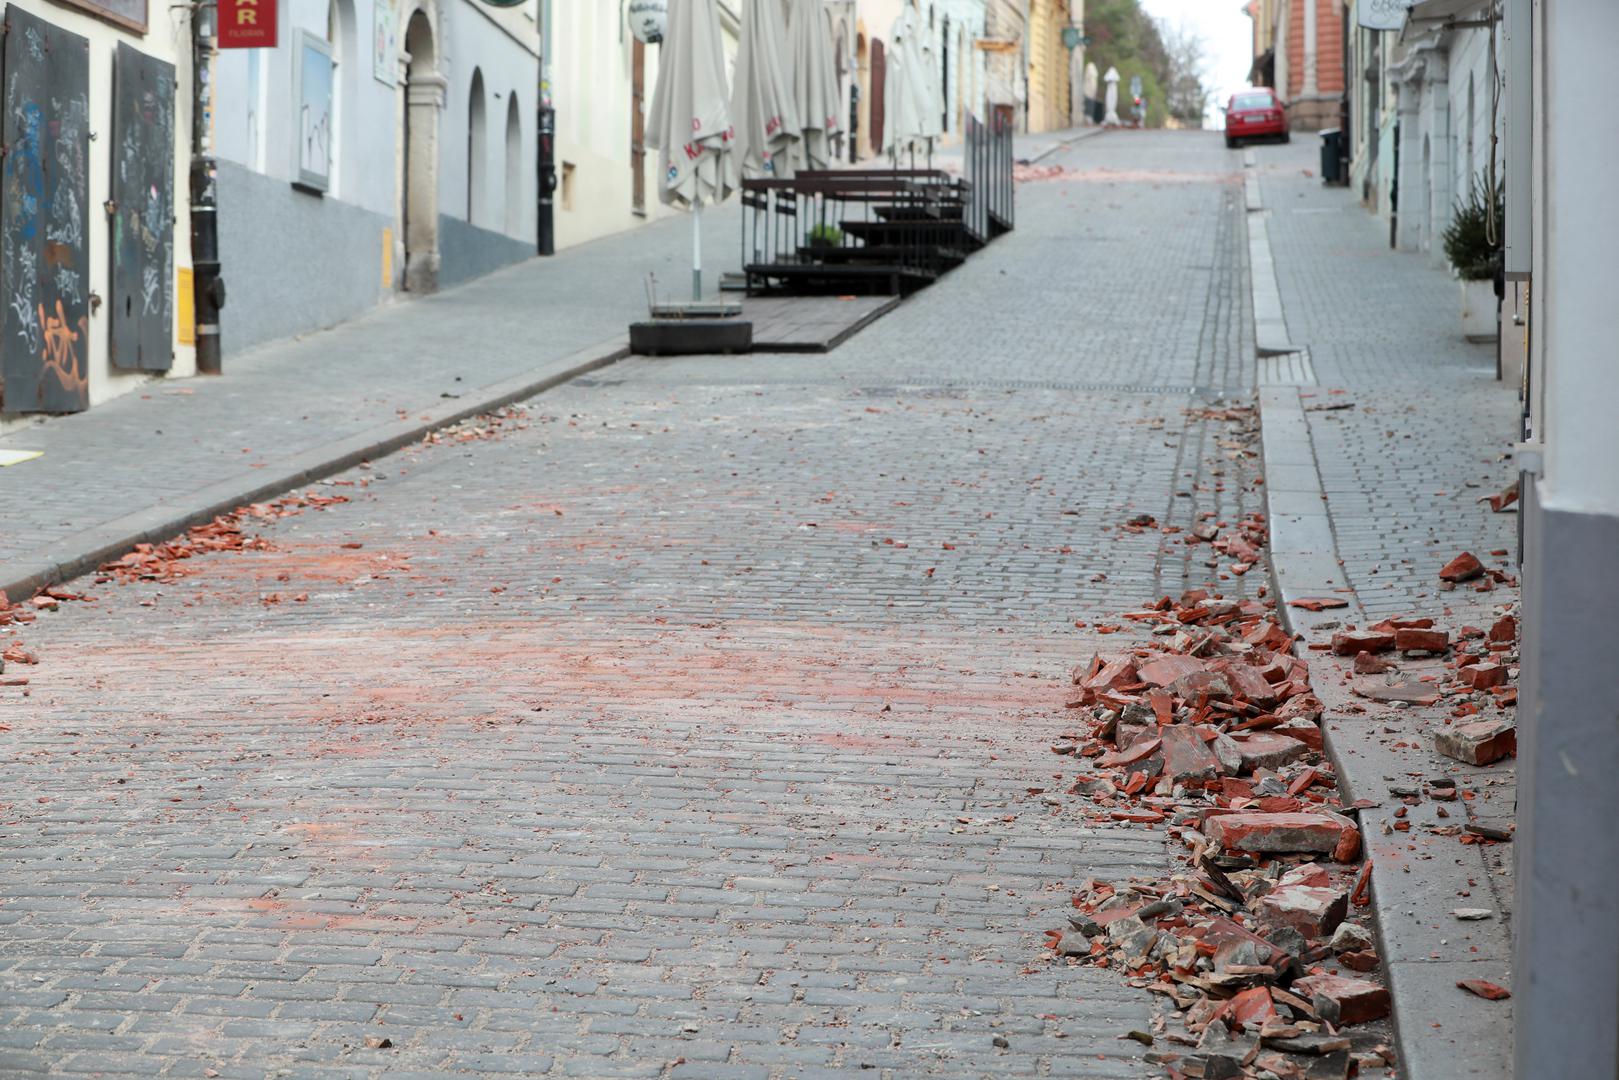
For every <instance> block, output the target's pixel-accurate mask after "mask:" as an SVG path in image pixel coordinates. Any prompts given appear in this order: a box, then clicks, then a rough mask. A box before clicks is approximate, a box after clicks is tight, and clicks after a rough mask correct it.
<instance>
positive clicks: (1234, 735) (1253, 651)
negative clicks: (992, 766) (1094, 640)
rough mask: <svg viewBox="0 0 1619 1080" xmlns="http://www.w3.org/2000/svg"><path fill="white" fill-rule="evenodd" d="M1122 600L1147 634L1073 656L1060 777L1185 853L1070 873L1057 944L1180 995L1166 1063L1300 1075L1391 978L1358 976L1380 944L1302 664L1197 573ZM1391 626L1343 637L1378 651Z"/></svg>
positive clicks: (1249, 528)
mask: <svg viewBox="0 0 1619 1080" xmlns="http://www.w3.org/2000/svg"><path fill="white" fill-rule="evenodd" d="M1230 533H1231V534H1232V535H1235V536H1238V537H1242V538H1243V542H1244V543H1245V544H1247V545H1248V546H1249V547H1251V548H1253V549H1254V550H1253V551H1252V552H1249V551H1243V552H1241V553H1240V554H1236V555H1234V556H1233V557H1236V558H1239V559H1241V560H1242V561H1245V562H1254V561H1257V560H1258V559H1259V558H1260V557H1261V555H1260V552H1259V550H1258V549H1259V548H1261V547H1262V546H1263V544H1264V541H1265V537H1264V532H1263V527H1262V526H1261V525H1259V524H1258V522H1250V521H1244V522H1242V523H1241V527H1240V528H1238V529H1235V530H1230ZM1123 618H1124V619H1126V620H1128V621H1130V622H1133V623H1136V624H1138V625H1141V626H1143V627H1144V628H1146V629H1148V630H1149V634H1148V639H1147V642H1146V643H1143V644H1140V645H1137V646H1135V647H1133V648H1122V649H1119V650H1117V651H1111V652H1098V653H1096V654H1095V655H1093V656H1092V657H1091V658H1090V659H1089V661H1088V662H1086V663H1084V664H1081V665H1080V666H1079V667H1078V668H1077V669H1076V670H1075V671H1074V673H1073V677H1072V680H1071V681H1072V684H1073V687H1074V689H1073V690H1072V691H1071V692H1070V696H1069V700H1068V701H1067V705H1068V707H1069V708H1070V709H1071V710H1076V711H1077V714H1078V715H1079V716H1082V717H1085V718H1087V719H1088V721H1089V725H1088V728H1087V729H1086V730H1084V731H1076V732H1073V733H1071V734H1069V735H1067V736H1064V738H1063V740H1062V742H1061V743H1059V744H1058V745H1057V746H1054V747H1053V749H1056V750H1058V751H1059V752H1060V753H1062V754H1063V755H1064V756H1065V757H1068V756H1070V755H1071V756H1072V759H1073V760H1074V762H1075V763H1076V764H1077V765H1079V767H1080V769H1081V771H1080V773H1079V775H1078V777H1077V778H1076V779H1075V781H1074V783H1073V785H1072V787H1070V788H1069V792H1070V794H1077V795H1084V796H1086V797H1087V798H1088V799H1089V801H1090V803H1091V804H1092V807H1093V809H1092V811H1091V812H1090V814H1089V815H1088V816H1089V817H1090V818H1091V819H1092V820H1093V821H1094V822H1096V823H1098V824H1101V823H1116V822H1139V823H1143V824H1147V825H1149V826H1153V825H1158V824H1162V825H1164V827H1165V828H1166V829H1167V830H1168V831H1169V833H1170V835H1171V836H1173V837H1176V838H1177V839H1178V840H1179V841H1180V842H1181V843H1182V844H1184V845H1185V847H1186V848H1187V851H1188V854H1186V855H1185V856H1184V859H1185V862H1186V863H1187V868H1186V870H1185V871H1184V872H1181V873H1176V874H1173V875H1171V876H1170V877H1169V879H1168V880H1143V879H1140V878H1131V879H1129V880H1126V881H1116V882H1100V881H1088V882H1086V883H1084V884H1083V885H1082V886H1081V887H1080V889H1079V890H1078V891H1077V892H1076V893H1075V895H1074V897H1073V906H1074V912H1073V914H1071V915H1070V916H1069V926H1067V927H1065V928H1062V929H1058V930H1050V931H1048V932H1047V933H1048V937H1049V940H1050V946H1051V949H1052V951H1053V953H1054V954H1055V955H1056V956H1057V957H1061V958H1065V960H1064V961H1063V962H1068V963H1079V964H1089V965H1094V966H1098V967H1108V968H1114V969H1117V970H1120V971H1122V972H1123V973H1124V974H1125V975H1126V976H1127V977H1128V978H1129V980H1130V981H1131V984H1132V985H1137V986H1143V987H1146V988H1148V989H1150V990H1153V991H1155V992H1157V993H1159V994H1162V995H1163V996H1165V997H1166V998H1168V999H1169V1000H1170V1001H1172V1002H1173V1003H1174V1004H1175V1006H1176V1007H1177V1009H1179V1010H1180V1011H1181V1013H1182V1014H1183V1018H1184V1020H1185V1023H1186V1030H1187V1034H1186V1035H1184V1036H1181V1035H1177V1034H1175V1033H1173V1032H1172V1033H1170V1034H1169V1035H1168V1036H1166V1037H1167V1038H1168V1040H1169V1041H1170V1042H1171V1043H1173V1044H1175V1045H1176V1046H1177V1047H1183V1048H1184V1050H1181V1049H1176V1050H1171V1051H1167V1052H1161V1053H1159V1054H1157V1055H1156V1056H1155V1057H1154V1060H1155V1061H1157V1062H1158V1063H1159V1064H1163V1065H1165V1066H1166V1067H1168V1068H1169V1070H1170V1075H1171V1076H1183V1077H1198V1076H1201V1077H1210V1076H1221V1077H1256V1076H1273V1077H1278V1078H1284V1077H1295V1078H1304V1077H1307V1076H1313V1075H1316V1073H1315V1072H1313V1071H1311V1068H1310V1067H1309V1066H1308V1065H1306V1064H1302V1063H1300V1062H1301V1060H1302V1059H1303V1057H1304V1056H1306V1055H1309V1056H1312V1059H1314V1058H1319V1057H1320V1056H1321V1055H1322V1054H1327V1053H1343V1054H1345V1065H1344V1068H1345V1070H1347V1069H1348V1067H1349V1066H1348V1060H1349V1059H1348V1056H1347V1055H1348V1051H1349V1049H1350V1046H1351V1041H1350V1040H1349V1039H1347V1038H1343V1039H1340V1037H1339V1028H1340V1027H1347V1026H1352V1025H1356V1024H1362V1023H1365V1022H1368V1021H1370V1020H1374V1019H1379V1018H1382V1017H1384V1016H1387V1015H1388V1012H1389V994H1388V991H1387V989H1385V988H1384V987H1382V986H1380V985H1378V984H1377V983H1375V982H1372V981H1369V980H1368V979H1367V978H1366V975H1367V974H1368V973H1372V972H1375V971H1376V970H1377V968H1378V967H1379V966H1380V964H1381V958H1380V957H1379V956H1378V955H1377V953H1376V952H1375V951H1374V948H1373V937H1372V934H1371V933H1370V931H1369V930H1368V929H1366V928H1365V927H1363V926H1361V925H1359V924H1358V923H1355V922H1353V921H1351V917H1352V913H1353V912H1354V911H1355V910H1356V909H1357V908H1358V907H1359V906H1362V905H1364V904H1366V903H1367V900H1366V898H1365V897H1364V895H1362V890H1360V889H1358V888H1357V880H1358V879H1359V878H1363V877H1364V873H1363V872H1362V871H1360V868H1359V867H1358V866H1356V865H1355V864H1356V862H1357V861H1358V860H1359V858H1360V856H1361V852H1362V838H1361V832H1360V827H1359V825H1358V824H1357V823H1356V822H1355V820H1354V819H1353V817H1352V816H1351V815H1353V813H1354V812H1355V808H1354V807H1345V806H1343V805H1342V802H1341V800H1340V799H1339V797H1338V795H1337V789H1336V777H1335V775H1334V771H1333V767H1332V765H1331V763H1330V762H1329V761H1327V760H1326V759H1325V758H1324V757H1323V755H1322V752H1321V750H1322V738H1321V729H1320V727H1319V721H1320V717H1321V713H1322V706H1321V702H1320V701H1319V699H1317V698H1316V696H1315V694H1314V692H1313V691H1312V688H1311V683H1310V670H1309V664H1308V662H1307V661H1306V660H1303V659H1300V658H1298V657H1296V656H1294V655H1293V652H1292V646H1293V642H1292V640H1291V638H1290V637H1289V636H1288V635H1287V633H1286V632H1285V631H1283V630H1282V628H1281V626H1280V625H1279V624H1278V623H1277V622H1276V620H1275V617H1274V603H1273V602H1266V601H1263V600H1251V599H1249V600H1228V599H1225V598H1223V597H1221V596H1219V595H1216V594H1213V593H1211V592H1209V591H1207V590H1203V589H1194V590H1190V591H1188V592H1187V593H1185V594H1184V595H1182V596H1181V597H1180V598H1179V599H1173V598H1169V597H1165V598H1163V599H1161V600H1159V601H1157V602H1155V603H1152V604H1149V605H1146V606H1145V607H1144V608H1143V609H1142V610H1139V611H1132V612H1126V613H1124V614H1123ZM1414 629H1420V630H1426V631H1428V632H1429V633H1433V628H1432V626H1431V624H1430V625H1428V626H1424V627H1414ZM1397 630H1398V628H1396V627H1392V626H1391V627H1383V628H1374V629H1373V630H1372V631H1369V632H1368V633H1366V634H1356V636H1352V637H1347V638H1345V648H1344V649H1343V650H1341V651H1345V652H1347V651H1350V650H1349V649H1348V645H1349V644H1350V643H1361V642H1364V643H1365V644H1366V645H1368V646H1369V647H1371V648H1374V649H1382V650H1392V649H1393V648H1394V646H1395V643H1396V634H1397ZM1351 633H1355V632H1353V631H1352V632H1351ZM1423 643H1424V644H1429V645H1433V644H1436V643H1437V638H1432V637H1430V638H1425V639H1423ZM1423 686H1424V689H1425V690H1426V689H1428V687H1427V686H1426V684H1423ZM1059 748H1060V749H1059ZM1295 1058H1299V1059H1300V1060H1294V1059H1295ZM1343 1074H1344V1075H1347V1072H1345V1073H1343Z"/></svg>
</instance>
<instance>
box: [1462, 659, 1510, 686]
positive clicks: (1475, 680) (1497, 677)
mask: <svg viewBox="0 0 1619 1080" xmlns="http://www.w3.org/2000/svg"><path fill="white" fill-rule="evenodd" d="M1456 674H1458V675H1460V676H1461V679H1462V682H1463V683H1464V684H1466V685H1467V686H1471V687H1472V688H1473V689H1474V690H1493V689H1495V688H1496V687H1497V686H1504V685H1505V684H1506V681H1507V669H1506V668H1505V667H1503V666H1502V665H1500V664H1469V665H1468V666H1467V667H1464V668H1462V669H1461V670H1460V671H1458V672H1457V673H1456Z"/></svg>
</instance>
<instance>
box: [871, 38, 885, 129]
mask: <svg viewBox="0 0 1619 1080" xmlns="http://www.w3.org/2000/svg"><path fill="white" fill-rule="evenodd" d="M887 74H888V61H887V60H886V59H885V58H884V56H883V43H882V42H881V41H878V40H877V39H876V38H872V39H871V152H872V153H873V154H881V153H882V152H883V106H884V101H883V98H884V94H883V82H884V78H885V76H886V75H887Z"/></svg>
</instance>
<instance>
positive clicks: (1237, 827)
mask: <svg viewBox="0 0 1619 1080" xmlns="http://www.w3.org/2000/svg"><path fill="white" fill-rule="evenodd" d="M1203 829H1204V831H1205V832H1206V833H1207V834H1208V837H1209V839H1211V840H1213V841H1214V842H1215V843H1217V844H1219V845H1220V846H1221V847H1223V848H1225V850H1227V851H1254V852H1261V853H1265V854H1287V853H1291V852H1296V851H1313V852H1317V853H1319V854H1322V855H1329V854H1334V853H1335V852H1337V851H1338V850H1340V848H1342V847H1344V846H1345V841H1346V840H1347V839H1348V838H1350V837H1353V839H1354V846H1355V849H1356V851H1357V852H1358V851H1359V847H1360V830H1359V829H1357V828H1355V824H1354V822H1352V821H1350V820H1349V819H1348V818H1346V817H1341V816H1339V815H1337V814H1331V813H1300V814H1265V813H1257V814H1255V813H1237V814H1222V815H1220V816H1218V817H1211V818H1209V819H1208V820H1207V821H1205V822H1204V824H1203Z"/></svg>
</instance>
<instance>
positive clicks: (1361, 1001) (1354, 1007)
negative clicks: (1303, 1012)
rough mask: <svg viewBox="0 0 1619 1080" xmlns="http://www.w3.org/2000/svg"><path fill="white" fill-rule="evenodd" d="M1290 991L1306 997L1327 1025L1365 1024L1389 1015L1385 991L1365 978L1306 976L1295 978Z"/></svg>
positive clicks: (1388, 1003) (1387, 997)
mask: <svg viewBox="0 0 1619 1080" xmlns="http://www.w3.org/2000/svg"><path fill="white" fill-rule="evenodd" d="M1293 992H1294V993H1295V994H1299V995H1300V996H1302V997H1306V998H1309V999H1310V1001H1311V1004H1313V1005H1314V1006H1315V1010H1316V1012H1318V1013H1320V1014H1321V1019H1323V1020H1325V1021H1327V1023H1329V1024H1337V1025H1344V1024H1365V1023H1369V1022H1371V1021H1373V1020H1381V1019H1383V1017H1385V1016H1387V1015H1388V1014H1389V1007H1390V999H1389V992H1388V990H1387V989H1386V988H1384V987H1381V986H1378V985H1377V984H1376V983H1372V982H1367V981H1366V980H1365V979H1351V978H1348V977H1347V976H1343V975H1306V976H1305V977H1304V978H1302V979H1297V980H1295V981H1294V983H1293Z"/></svg>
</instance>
